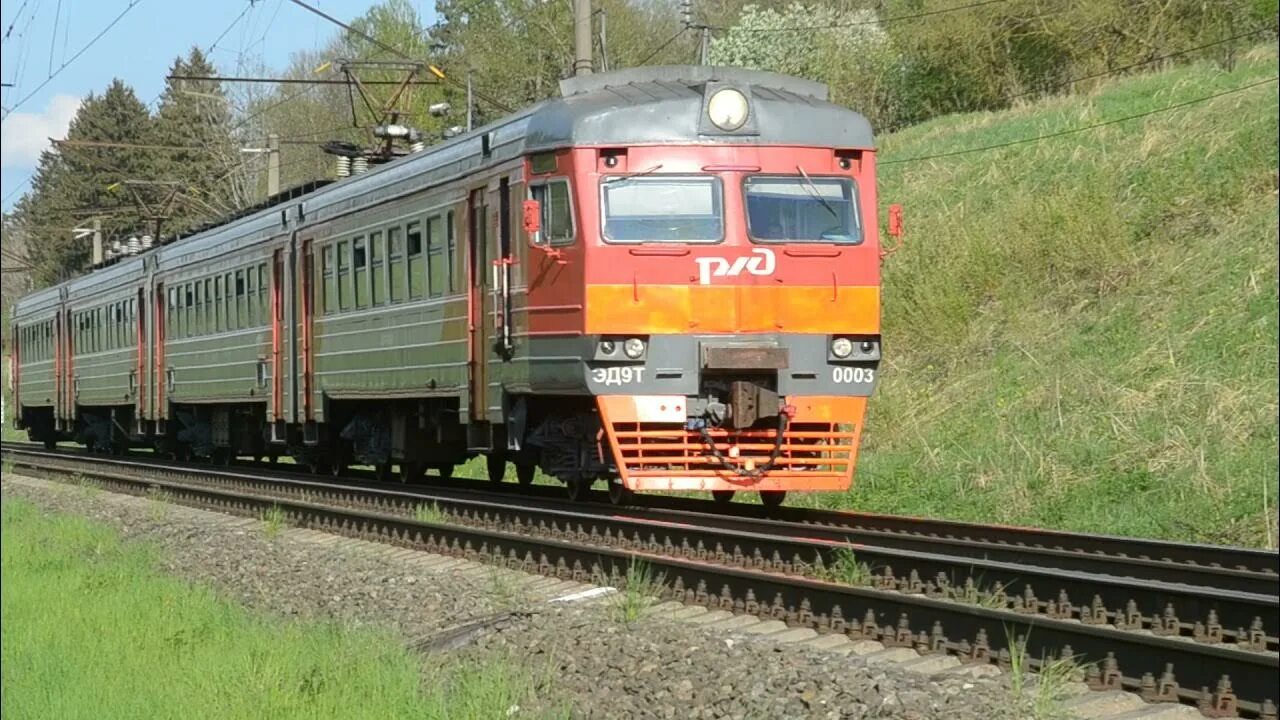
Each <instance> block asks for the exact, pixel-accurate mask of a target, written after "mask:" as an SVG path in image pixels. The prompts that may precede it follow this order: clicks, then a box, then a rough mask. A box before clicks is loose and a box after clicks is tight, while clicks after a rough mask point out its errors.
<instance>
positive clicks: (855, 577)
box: [817, 548, 875, 585]
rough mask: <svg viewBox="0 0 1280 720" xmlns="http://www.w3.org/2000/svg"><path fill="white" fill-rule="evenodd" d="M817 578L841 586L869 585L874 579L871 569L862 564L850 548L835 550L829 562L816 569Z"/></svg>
mask: <svg viewBox="0 0 1280 720" xmlns="http://www.w3.org/2000/svg"><path fill="white" fill-rule="evenodd" d="M817 575H818V577H819V578H821V579H823V580H826V581H828V582H834V583H841V584H843V585H870V584H871V582H872V581H873V580H874V579H875V573H874V572H872V570H871V567H870V566H869V565H867V564H866V563H864V562H862V561H861V560H859V559H858V558H857V555H855V554H854V552H853V550H852V549H850V548H836V551H835V552H834V553H833V554H832V558H831V562H830V563H829V564H827V565H825V566H823V567H820V568H818V571H817Z"/></svg>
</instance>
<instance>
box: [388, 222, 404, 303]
mask: <svg viewBox="0 0 1280 720" xmlns="http://www.w3.org/2000/svg"><path fill="white" fill-rule="evenodd" d="M387 269H388V271H389V272H388V273H387V277H388V278H390V280H389V282H388V285H387V289H388V290H389V291H390V293H389V297H390V298H391V302H393V303H395V302H400V301H401V300H403V299H404V281H405V277H404V238H402V237H401V236H400V228H398V227H393V228H387Z"/></svg>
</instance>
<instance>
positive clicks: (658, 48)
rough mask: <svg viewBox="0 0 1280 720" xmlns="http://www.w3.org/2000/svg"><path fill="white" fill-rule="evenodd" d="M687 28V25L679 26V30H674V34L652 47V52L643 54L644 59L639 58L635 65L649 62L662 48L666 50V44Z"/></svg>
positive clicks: (674, 39) (673, 40)
mask: <svg viewBox="0 0 1280 720" xmlns="http://www.w3.org/2000/svg"><path fill="white" fill-rule="evenodd" d="M688 29H689V27H688V26H684V27H681V28H680V29H679V30H677V31H676V34H675V35H672V36H671V37H669V38H667V41H666V42H664V43H662V44H661V45H659V46H658V47H656V48H654V50H653V52H651V53H649V54H648V55H645V56H644V59H643V60H641V61H640V62H638V63H636V65H644V64H645V63H647V62H649V61H650V60H652V59H654V58H655V57H657V55H658V53H660V52H662V51H663V50H666V49H667V46H668V45H670V44H671V43H673V42H675V41H676V38H678V37H680V36H681V35H683V34H684V31H685V30H688Z"/></svg>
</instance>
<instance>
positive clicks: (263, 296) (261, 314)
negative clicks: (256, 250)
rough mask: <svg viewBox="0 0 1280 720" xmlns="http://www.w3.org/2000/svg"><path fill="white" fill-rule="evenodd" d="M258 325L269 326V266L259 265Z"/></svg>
mask: <svg viewBox="0 0 1280 720" xmlns="http://www.w3.org/2000/svg"><path fill="white" fill-rule="evenodd" d="M258 324H259V325H266V324H267V264H266V263H258Z"/></svg>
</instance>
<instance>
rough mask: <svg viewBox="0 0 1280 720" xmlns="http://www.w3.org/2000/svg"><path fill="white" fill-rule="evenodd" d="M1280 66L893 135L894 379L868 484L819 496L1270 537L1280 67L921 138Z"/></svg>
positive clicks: (1091, 527)
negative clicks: (900, 230)
mask: <svg viewBox="0 0 1280 720" xmlns="http://www.w3.org/2000/svg"><path fill="white" fill-rule="evenodd" d="M1276 73H1277V58H1276V51H1275V48H1274V47H1271V48H1266V49H1258V50H1255V51H1253V52H1252V53H1249V54H1248V55H1247V57H1246V59H1245V60H1244V61H1242V62H1240V63H1239V64H1238V65H1237V66H1236V67H1235V68H1234V70H1233V71H1231V72H1225V71H1222V70H1221V69H1219V68H1216V67H1213V66H1210V65H1196V66H1190V67H1183V68H1179V69H1174V70H1170V71H1167V72H1162V73H1158V74H1151V75H1146V76H1142V77H1134V78H1128V79H1123V80H1119V81H1116V82H1113V83H1111V84H1108V85H1106V86H1104V87H1101V88H1099V89H1097V90H1095V91H1093V92H1091V93H1088V94H1082V95H1074V96H1064V97H1060V98H1054V99H1051V100H1048V101H1042V102H1039V103H1036V104H1034V105H1029V106H1027V107H1023V108H1018V109H1014V110H1011V111H1006V112H999V113H982V114H971V115H963V116H953V117H948V118H943V119H940V120H937V121H933V122H930V123H927V124H924V125H921V126H917V127H913V128H911V129H909V130H906V131H903V132H901V133H899V134H896V135H891V136H888V137H885V138H883V143H882V152H881V162H882V166H881V167H882V178H881V198H882V202H883V203H884V204H886V205H887V204H889V203H895V202H896V203H902V204H903V206H904V208H905V215H906V228H907V235H906V236H905V238H904V239H905V246H904V248H903V249H902V250H901V251H900V252H898V253H897V254H894V255H892V256H890V257H889V258H887V259H886V260H885V263H884V284H885V328H884V334H885V348H886V352H887V367H886V368H885V372H884V375H883V377H884V378H885V382H884V383H882V385H881V386H880V388H879V389H878V390H877V395H876V397H875V398H873V402H872V405H871V407H872V409H871V412H870V417H869V418H868V424H867V434H866V435H865V436H864V437H865V438H866V439H867V446H866V450H865V453H864V454H863V456H862V461H861V463H860V467H859V469H858V475H857V478H856V481H855V485H856V487H855V489H854V490H853V491H852V492H851V493H850V494H849V495H847V496H834V497H833V496H827V497H825V498H815V499H813V500H809V501H808V502H817V503H821V504H827V505H840V506H844V507H855V508H859V509H866V510H873V511H884V512H897V513H912V514H922V515H933V516H943V517H952V518H960V519H969V520H983V521H999V522H1009V523H1032V524H1036V525H1043V526H1050V527H1061V528H1069V529H1075V530H1085V531H1098V532H1109V533H1117V534H1134V535H1144V536H1158V537H1165V538H1170V539H1179V540H1197V541H1208V542H1226V543H1238V544H1247V545H1266V546H1270V547H1275V544H1276V490H1277V459H1276V453H1277V416H1276V413H1277V362H1276V353H1277V259H1276V256H1277V246H1278V244H1280V241H1278V239H1277V195H1276V189H1277V142H1276V129H1277V91H1276V83H1275V82H1266V83H1265V84H1262V85H1260V86H1258V87H1254V88H1251V89H1248V90H1245V91H1242V92H1237V93H1231V94H1226V95H1222V96H1220V97H1217V98H1214V99H1212V100H1208V101H1205V102H1197V103H1193V104H1190V105H1187V106H1185V107H1181V108H1177V109H1173V110H1170V111H1168V112H1160V113H1156V114H1152V115H1150V116H1148V117H1144V118H1140V119H1134V120H1129V121H1124V122H1117V123H1114V124H1110V125H1107V126H1105V127H1101V128H1098V129H1095V130H1091V131H1088V132H1082V133H1077V134H1070V135H1065V136H1061V137H1057V138H1053V139H1046V140H1043V141H1039V142H1035V143H1028V144H1018V145H1011V146H1009V147H1006V148H1002V149H996V150H989V151H982V152H973V153H967V154H960V155H955V156H952V157H941V158H934V159H927V160H921V159H913V158H921V157H923V156H932V155H937V154H941V153H949V152H954V151H957V150H962V149H967V148H973V147H978V146H987V145H994V144H999V143H1004V142H1009V141H1013V140H1017V139H1021V138H1027V137H1032V136H1038V135H1044V134H1047V133H1056V132H1060V131H1063V130H1068V129H1071V128H1075V127H1080V126H1085V125H1091V124H1095V123H1101V122H1107V121H1112V120H1115V119H1117V118H1122V117H1125V116H1130V115H1136V114H1139V113H1144V112H1146V111H1149V110H1153V109H1158V108H1162V107H1166V106H1168V105H1172V104H1176V103H1183V102H1187V101H1191V100H1194V99H1196V98H1200V97H1204V96H1209V95H1214V94H1216V93H1221V92H1224V91H1228V90H1231V89H1233V88H1239V87H1242V86H1245V85H1248V84H1251V83H1257V82H1260V81H1266V80H1268V79H1269V78H1274V77H1275V76H1276ZM895 161H896V162H895ZM797 502H805V501H802V500H799V501H797Z"/></svg>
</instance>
